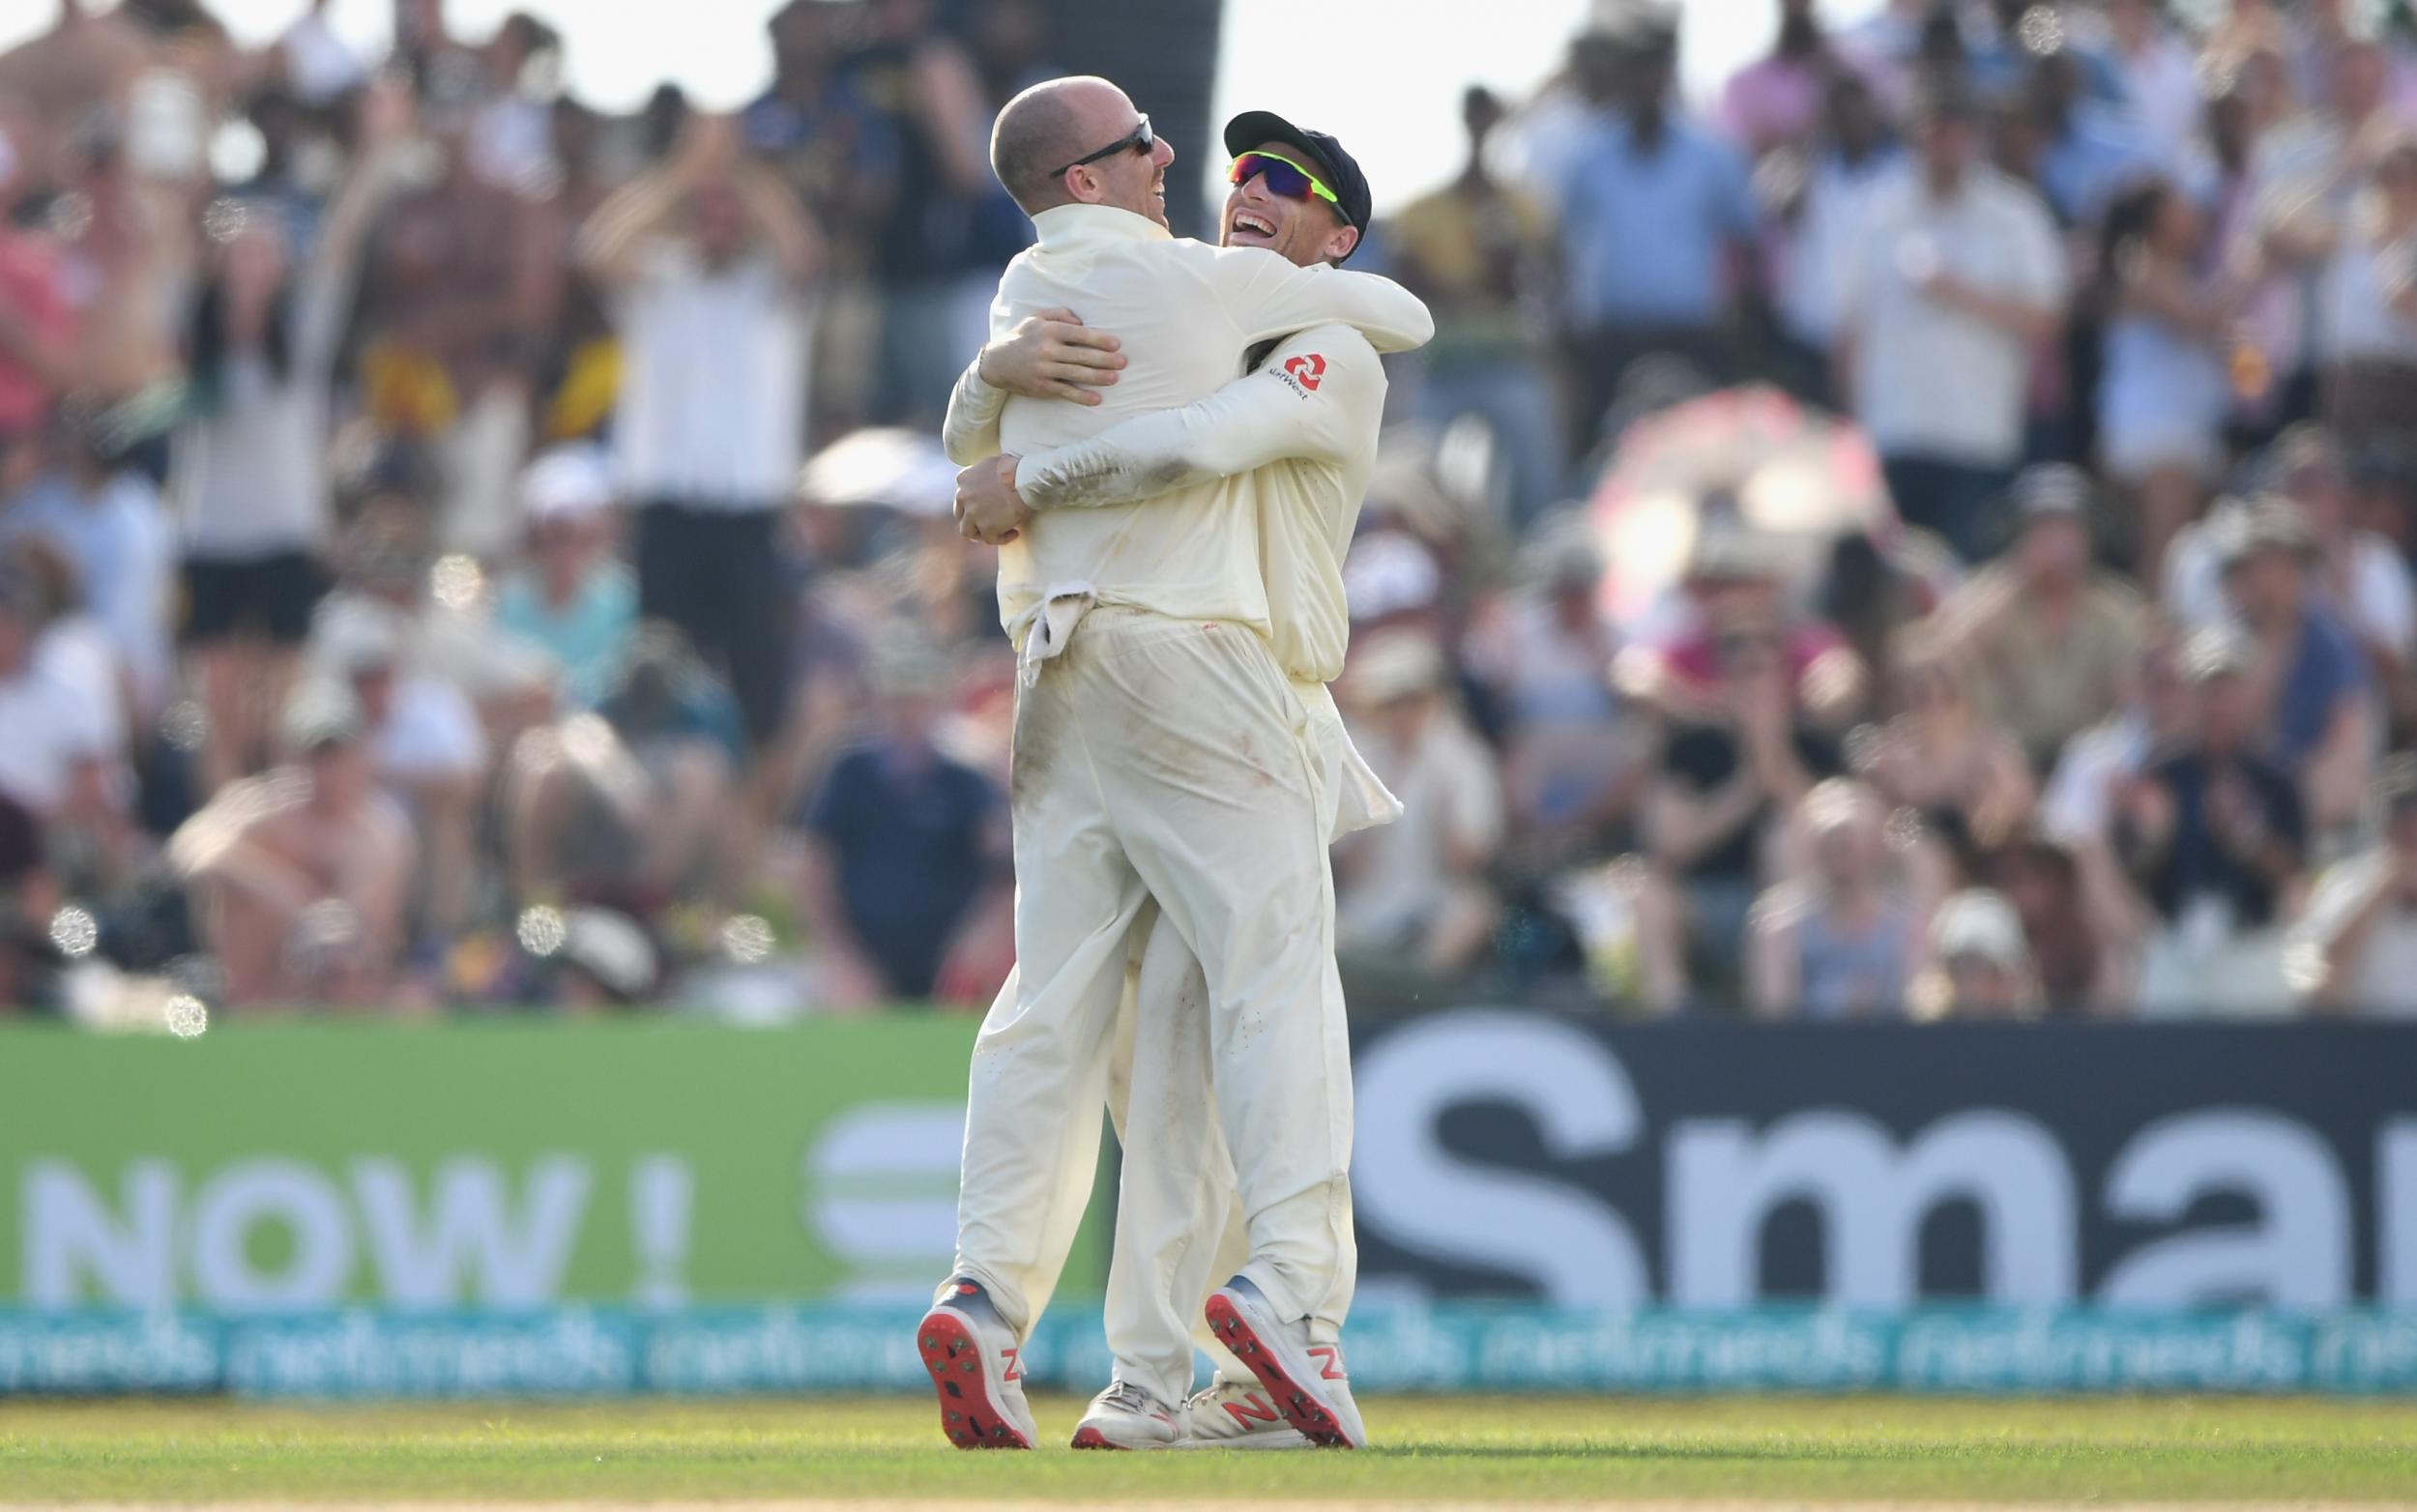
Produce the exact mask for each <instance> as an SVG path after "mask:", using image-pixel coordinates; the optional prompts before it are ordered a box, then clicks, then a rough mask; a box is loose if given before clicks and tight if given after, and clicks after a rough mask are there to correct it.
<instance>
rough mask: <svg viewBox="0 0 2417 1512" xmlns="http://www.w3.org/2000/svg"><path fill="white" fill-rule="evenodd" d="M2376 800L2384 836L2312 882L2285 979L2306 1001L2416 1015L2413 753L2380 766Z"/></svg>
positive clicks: (2416, 775) (2416, 781)
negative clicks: (2381, 818)
mask: <svg viewBox="0 0 2417 1512" xmlns="http://www.w3.org/2000/svg"><path fill="white" fill-rule="evenodd" d="M2375 798H2376V802H2377V806H2378V807H2379V808H2380V809H2381V810H2382V815H2383V833H2382V834H2381V836H2379V837H2378V838H2377V839H2376V841H2375V842H2374V843H2373V845H2371V846H2368V847H2367V848H2366V849H2364V850H2361V851H2359V852H2357V853H2356V854H2354V855H2350V856H2345V857H2344V858H2342V859H2340V860H2338V861H2336V862H2334V863H2333V864H2332V865H2331V866H2328V867H2326V868H2325V870H2324V871H2323V873H2322V874H2320V875H2319V876H2318V877H2317V878H2316V883H2315V887H2313V888H2312V889H2310V892H2309V897H2308V906H2307V908H2306V909H2305V910H2304V911H2303V912H2302V913H2301V915H2300V916H2299V918H2298V919H2297V920H2296V921H2295V922H2294V923H2293V925H2292V927H2291V948H2290V952H2289V953H2288V954H2287V955H2286V957H2285V960H2284V969H2285V974H2286V978H2287V980H2288V981H2289V983H2290V986H2291V989H2292V991H2293V992H2295V993H2297V994H2298V995H2299V996H2300V999H2301V1001H2302V1002H2304V1003H2311V1004H2314V1005H2316V1006H2319V1007H2322V1008H2327V1009H2331V1010H2334V1011H2339V1012H2346V1013H2361V1014H2372V1015H2375V1016H2377V1017H2385V1018H2417V756H2410V755H2407V754H2405V753H2403V754H2402V755H2398V756H2395V757H2393V758H2392V759H2391V760H2390V761H2388V762H2386V763H2384V766H2383V771H2382V773H2381V775H2380V776H2379V777H2378V778H2377V779H2376V782H2375Z"/></svg>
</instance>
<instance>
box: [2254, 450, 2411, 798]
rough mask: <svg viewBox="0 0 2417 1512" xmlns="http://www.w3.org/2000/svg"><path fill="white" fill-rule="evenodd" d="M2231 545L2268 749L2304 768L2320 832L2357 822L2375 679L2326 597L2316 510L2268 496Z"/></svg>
mask: <svg viewBox="0 0 2417 1512" xmlns="http://www.w3.org/2000/svg"><path fill="white" fill-rule="evenodd" d="M2233 520H2234V523H2233V524H2232V526H2231V527H2230V529H2229V531H2228V538H2227V539H2226V541H2225V543H2224V547H2223V551H2224V590H2225V597H2226V599H2227V601H2228V602H2229V603H2230V605H2231V607H2232V611H2233V614H2234V616H2235V617H2236V619H2237V621H2238V623H2239V625H2240V627H2241V629H2242V630H2243V631H2244V632H2246V633H2247V634H2248V636H2249V637H2250V638H2251V639H2252V640H2254V641H2255V642H2256V643H2257V654H2258V663H2259V670H2260V672H2261V673H2262V674H2263V677H2264V679H2265V681H2264V682H2263V683H2261V684H2260V686H2261V688H2262V689H2263V690H2264V692H2265V694H2266V697H2267V700H2268V703H2267V707H2266V710H2265V717H2264V721H2263V723H2264V727H2265V732H2266V737H2267V743H2268V747H2269V749H2270V751H2271V753H2272V755H2273V757H2274V759H2275V760H2276V761H2277V762H2278V763H2280V764H2281V765H2282V766H2283V768H2284V770H2285V771H2289V772H2291V773H2293V774H2294V776H2295V777H2296V779H2297V781H2298V782H2299V785H2300V795H2301V800H2302V802H2303V804H2304V806H2305V810H2306V814H2307V822H2308V829H2309V832H2310V833H2311V834H2316V835H2324V834H2330V833H2332V832H2333V831H2335V830H2336V829H2341V828H2343V827H2345V826H2348V825H2350V824H2352V823H2354V822H2355V821H2356V819H2357V817H2358V811H2359V808H2360V806H2361V805H2362V804H2363V803H2364V802H2365V800H2366V798H2367V791H2368V781H2369V774H2370V772H2371V771H2373V760H2374V740H2375V707H2374V683H2373V677H2372V675H2371V674H2370V672H2369V670H2368V666H2367V660H2366V657H2365V656H2364V654H2362V653H2361V652H2360V651H2359V648H2358V643H2357V641H2356V640H2355V639H2353V638H2352V636H2351V635H2350V633H2349V631H2348V630H2347V629H2345V628H2344V626H2343V625H2342V622H2341V620H2340V619H2339V618H2338V617H2337V616H2336V615H2335V614H2334V613H2333V611H2332V610H2331V609H2330V608H2328V607H2327V606H2326V605H2325V604H2324V603H2323V602H2322V601H2321V599H2320V598H2319V596H2317V593H2316V584H2315V572H2316V566H2317V546H2316V538H2315V533H2314V532H2313V531H2312V530H2310V528H2309V525H2308V516H2307V514H2306V512H2305V511H2304V510H2302V509H2300V508H2299V506H2297V505H2296V504H2293V503H2291V502H2290V501H2289V500H2287V499H2283V498H2278V497H2271V496H2270V497H2267V498H2262V499H2259V500H2257V502H2256V503H2254V504H2252V505H2251V506H2250V507H2249V509H2246V510H2244V511H2241V512H2239V513H2237V514H2236V515H2235V516H2234V517H2233Z"/></svg>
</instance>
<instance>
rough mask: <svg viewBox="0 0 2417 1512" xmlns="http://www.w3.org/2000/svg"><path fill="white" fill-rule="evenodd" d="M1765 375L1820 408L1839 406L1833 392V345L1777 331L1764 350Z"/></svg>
mask: <svg viewBox="0 0 2417 1512" xmlns="http://www.w3.org/2000/svg"><path fill="white" fill-rule="evenodd" d="M1758 365H1759V367H1760V368H1761V371H1762V376H1763V377H1764V378H1766V379H1768V380H1769V381H1770V382H1772V383H1775V384H1777V385H1778V386H1779V387H1780V388H1781V389H1782V390H1784V391H1785V392H1786V393H1789V394H1790V395H1791V396H1792V397H1794V398H1797V399H1801V400H1803V401H1804V402H1805V403H1807V404H1811V405H1815V406H1817V407H1819V408H1820V409H1825V410H1835V409H1837V408H1838V404H1837V400H1836V396H1835V395H1833V394H1832V393H1830V358H1829V348H1828V347H1827V346H1826V345H1825V344H1823V343H1821V342H1819V341H1808V340H1806V339H1805V338H1804V337H1802V336H1799V335H1796V334H1792V333H1791V332H1787V331H1776V332H1773V333H1772V334H1771V339H1770V343H1769V344H1768V345H1767V346H1765V347H1764V348H1763V349H1762V362H1761V363H1759V364H1758Z"/></svg>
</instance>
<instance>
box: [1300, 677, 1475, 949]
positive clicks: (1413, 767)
mask: <svg viewBox="0 0 2417 1512" xmlns="http://www.w3.org/2000/svg"><path fill="white" fill-rule="evenodd" d="M1445 671H1446V669H1445V666H1444V663H1443V658H1442V655H1441V653H1440V652H1439V651H1438V650H1437V649H1436V646H1435V644H1434V642H1432V641H1431V640H1428V639H1427V638H1426V637H1424V636H1422V635H1417V634H1414V633H1412V632H1408V631H1403V632H1396V633H1394V634H1391V635H1383V636H1375V637H1371V638H1370V639H1369V640H1368V642H1367V643H1366V644H1365V645H1363V646H1360V647H1357V648H1355V649H1354V652H1353V654H1352V665H1351V669H1350V670H1349V671H1348V672H1346V673H1345V674H1344V689H1345V692H1346V695H1347V702H1348V703H1349V704H1351V705H1352V706H1353V707H1354V709H1355V710H1357V711H1358V712H1359V716H1358V718H1357V720H1356V721H1355V722H1354V728H1353V738H1354V740H1355V741H1358V743H1359V746H1360V751H1361V754H1362V755H1364V756H1365V757H1366V758H1367V760H1368V765H1369V766H1370V767H1372V768H1374V769H1375V771H1376V772H1377V774H1378V775H1379V776H1380V777H1382V778H1383V780H1384V782H1385V785H1386V786H1387V787H1389V788H1391V789H1392V790H1393V791H1394V793H1395V794H1397V795H1398V796H1399V797H1400V798H1401V800H1402V804H1403V807H1404V810H1405V812H1404V814H1403V817H1402V818H1401V819H1399V820H1396V821H1395V822H1394V823H1392V824H1389V825H1384V826H1382V827H1380V828H1378V829H1369V830H1364V831H1362V832H1361V833H1360V834H1357V835H1354V836H1352V837H1351V838H1350V839H1348V840H1346V841H1345V842H1343V843H1342V844H1340V845H1338V846H1337V847H1336V849H1335V876H1336V904H1335V916H1334V919H1335V922H1334V940H1335V949H1336V950H1337V952H1338V953H1343V954H1352V953H1359V954H1363V955H1365V954H1375V955H1382V956H1391V957H1401V956H1405V955H1407V956H1408V957H1410V958H1411V959H1412V961H1414V963H1415V964H1416V965H1417V966H1418V967H1419V968H1420V969H1422V970H1424V971H1426V972H1429V973H1433V974H1439V975H1449V974H1457V973H1459V972H1462V971H1465V970H1466V969H1467V968H1468V967H1469V966H1470V965H1471V964H1472V963H1473V962H1474V961H1475V960H1476V959H1477V957H1478V953H1479V952H1480V951H1481V950H1483V949H1484V947H1485V945H1486V944H1487V942H1488V940H1489V938H1490V937H1491V936H1492V934H1493V930H1494V921H1495V916H1496V915H1497V913H1498V912H1499V904H1498V902H1497V900H1496V899H1495V896H1494V894H1493V891H1492V889H1491V888H1490V887H1489V886H1488V885H1487V880H1486V872H1487V869H1488V868H1489V867H1490V866H1491V865H1492V864H1493V861H1494V858H1495V853H1496V851H1497V850H1498V849H1499V848H1500V845H1501V843H1502V833H1503V815H1502V784H1501V775H1500V772H1499V771H1497V769H1496V767H1495V762H1494V757H1493V754H1492V753H1491V752H1489V751H1488V750H1487V749H1486V747H1485V743H1484V742H1483V741H1479V740H1478V739H1477V737H1476V736H1475V735H1474V734H1473V733H1471V730H1470V729H1469V727H1468V725H1467V724H1465V723H1464V722H1462V720H1461V717H1460V715H1459V713H1458V712H1456V711H1454V710H1453V709H1452V708H1451V705H1450V701H1449V696H1448V694H1447V693H1446V691H1445V685H1444V678H1445Z"/></svg>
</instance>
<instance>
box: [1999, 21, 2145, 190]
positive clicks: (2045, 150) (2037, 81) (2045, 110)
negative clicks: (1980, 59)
mask: <svg viewBox="0 0 2417 1512" xmlns="http://www.w3.org/2000/svg"><path fill="white" fill-rule="evenodd" d="M2024 108H2025V109H2026V110H2027V111H2028V112H2029V115H2030V118H2031V125H2032V127H2033V129H2034V130H2036V131H2038V132H2039V141H2040V150H2039V160H2038V163H2037V171H2038V182H2039V189H2040V193H2041V194H2042V195H2043V196H2044V197H2045V198H2046V199H2047V201H2048V205H2049V208H2050V209H2052V210H2053V211H2055V213H2056V218H2057V219H2058V220H2060V221H2062V222H2063V223H2064V224H2066V225H2068V226H2074V225H2090V224H2093V223H2095V222H2096V221H2097V219H2098V218H2099V217H2100V215H2101V214H2102V213H2104V211H2105V210H2106V208H2107V205H2108V202H2109V201H2111V199H2113V197H2114V195H2115V193H2116V191H2117V190H2119V189H2123V188H2125V187H2126V186H2127V185H2129V184H2132V183H2136V182H2138V181H2139V180H2140V179H2142V178H2144V177H2147V176H2148V175H2150V174H2153V173H2155V172H2157V171H2158V170H2159V163H2158V161H2157V155H2156V153H2155V151H2154V150H2153V149H2152V148H2151V146H2150V145H2149V141H2148V138H2147V137H2146V136H2144V135H2143V134H2141V133H2140V131H2139V130H2138V129H2136V128H2135V127H2134V126H2133V125H2132V124H2131V122H2130V121H2129V119H2127V117H2126V115H2125V113H2124V110H2123V108H2122V107H2121V106H2119V105H2117V104H2114V103H2111V102H2107V101H2104V100H2100V99H2097V98H2095V97H2093V96H2091V95H2090V94H2089V92H2088V87H2087V81H2086V79H2085V77H2084V73H2083V67H2082V59H2081V56H2080V55H2079V54H2077V53H2074V52H2072V51H2069V50H2068V51H2062V52H2053V53H2050V54H2049V55H2048V56H2047V57H2044V58H2042V59H2040V60H2039V61H2038V62H2037V63H2036V64H2034V65H2032V67H2031V73H2030V77H2029V79H2028V80H2027V81H2026V83H2025V86H2024Z"/></svg>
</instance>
